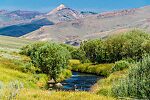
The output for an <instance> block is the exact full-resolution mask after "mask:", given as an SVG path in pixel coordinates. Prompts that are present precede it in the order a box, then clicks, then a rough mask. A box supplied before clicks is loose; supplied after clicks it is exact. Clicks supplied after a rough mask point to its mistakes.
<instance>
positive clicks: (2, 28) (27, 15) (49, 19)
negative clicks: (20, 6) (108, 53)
mask: <svg viewBox="0 0 150 100" xmlns="http://www.w3.org/2000/svg"><path fill="white" fill-rule="evenodd" d="M83 17H84V16H83V15H82V14H81V13H80V12H78V11H75V10H73V9H71V8H68V7H66V6H65V5H63V4H61V5H60V6H58V7H57V8H55V9H53V10H52V11H50V12H48V13H45V14H44V13H39V12H34V11H21V10H17V11H11V12H9V11H6V10H1V11H0V35H5V36H14V37H19V36H22V35H25V34H27V33H30V32H32V31H35V30H37V29H39V28H41V27H42V26H47V25H54V24H57V23H61V22H68V21H72V20H76V19H81V18H83Z"/></svg>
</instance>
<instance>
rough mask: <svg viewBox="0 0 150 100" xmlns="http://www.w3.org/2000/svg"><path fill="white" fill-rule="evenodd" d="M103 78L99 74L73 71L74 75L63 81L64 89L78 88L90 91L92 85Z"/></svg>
mask: <svg viewBox="0 0 150 100" xmlns="http://www.w3.org/2000/svg"><path fill="white" fill-rule="evenodd" d="M102 78H103V77H101V76H97V75H92V74H85V73H80V72H72V77H71V78H69V79H67V80H65V81H63V82H61V83H62V85H63V90H75V88H76V90H79V91H89V90H90V88H91V86H92V85H94V84H95V83H96V82H97V81H98V80H99V79H102Z"/></svg>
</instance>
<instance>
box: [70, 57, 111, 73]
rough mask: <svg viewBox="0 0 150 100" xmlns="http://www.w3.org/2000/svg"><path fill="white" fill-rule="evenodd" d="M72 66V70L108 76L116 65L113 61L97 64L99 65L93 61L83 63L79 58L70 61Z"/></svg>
mask: <svg viewBox="0 0 150 100" xmlns="http://www.w3.org/2000/svg"><path fill="white" fill-rule="evenodd" d="M70 66H71V70H72V71H78V72H84V73H90V74H96V75H102V76H108V75H109V74H110V73H111V69H112V67H113V66H114V64H113V63H111V64H97V65H94V64H92V63H84V64H81V63H80V62H78V61H77V60H74V61H73V60H72V61H71V62H70Z"/></svg>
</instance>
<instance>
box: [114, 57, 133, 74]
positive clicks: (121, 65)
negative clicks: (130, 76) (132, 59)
mask: <svg viewBox="0 0 150 100" xmlns="http://www.w3.org/2000/svg"><path fill="white" fill-rule="evenodd" d="M129 66H130V64H129V63H128V62H127V61H125V60H121V61H118V62H116V63H115V65H114V67H113V68H112V72H115V71H120V70H123V69H126V68H129Z"/></svg>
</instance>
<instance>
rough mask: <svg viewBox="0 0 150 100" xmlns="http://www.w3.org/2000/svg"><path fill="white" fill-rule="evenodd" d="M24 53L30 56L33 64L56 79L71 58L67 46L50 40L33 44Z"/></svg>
mask: <svg viewBox="0 0 150 100" xmlns="http://www.w3.org/2000/svg"><path fill="white" fill-rule="evenodd" d="M22 53H23V54H26V55H28V56H30V57H31V59H32V62H33V64H34V65H35V66H36V67H38V68H39V69H40V70H41V72H42V73H45V74H47V75H48V76H49V77H50V78H53V79H54V80H55V81H56V80H57V78H58V76H59V75H60V73H61V72H62V71H63V69H66V68H67V66H68V62H69V59H70V53H69V51H68V50H67V49H66V48H64V47H62V46H61V45H59V44H56V43H50V42H45V43H44V42H39V43H35V44H31V45H29V46H27V48H26V49H25V50H23V51H22Z"/></svg>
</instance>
